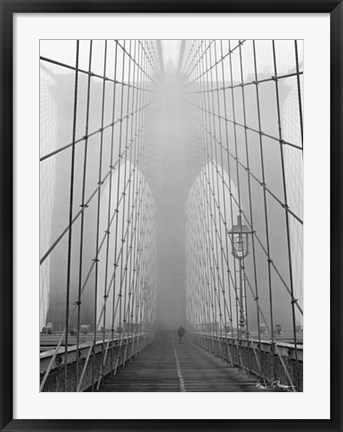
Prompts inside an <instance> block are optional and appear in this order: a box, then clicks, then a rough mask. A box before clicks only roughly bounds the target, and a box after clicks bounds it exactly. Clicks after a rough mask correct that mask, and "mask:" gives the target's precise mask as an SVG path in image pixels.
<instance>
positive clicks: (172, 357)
mask: <svg viewBox="0 0 343 432" xmlns="http://www.w3.org/2000/svg"><path fill="white" fill-rule="evenodd" d="M190 339H191V338H187V337H186V338H185V339H184V343H183V344H180V343H179V341H178V337H177V335H176V332H171V331H160V332H159V333H158V334H157V335H156V338H155V340H154V342H153V343H152V344H151V345H150V346H149V347H148V348H146V349H145V350H144V351H143V352H142V353H140V355H139V356H138V357H137V358H135V359H134V360H133V362H132V363H128V364H127V365H126V366H125V367H124V368H121V369H119V371H118V373H117V375H116V376H115V377H113V376H107V377H106V378H105V379H104V381H103V383H102V385H101V387H100V389H99V391H100V392H180V391H186V392H255V391H263V390H260V389H258V388H257V387H256V381H257V378H254V377H249V376H247V375H243V374H242V373H240V372H239V370H238V369H237V368H233V367H231V366H230V365H228V364H227V363H226V362H224V361H223V360H220V359H218V358H215V357H213V356H212V355H211V354H210V353H208V352H206V351H205V350H203V349H201V348H199V347H197V346H196V345H194V344H193V343H192V342H191V340H190ZM264 391H265V390H264Z"/></svg>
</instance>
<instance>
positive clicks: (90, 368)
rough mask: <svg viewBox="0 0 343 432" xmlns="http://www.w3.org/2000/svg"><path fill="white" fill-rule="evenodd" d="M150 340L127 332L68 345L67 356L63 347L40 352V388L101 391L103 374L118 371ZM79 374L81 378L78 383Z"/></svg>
mask: <svg viewBox="0 0 343 432" xmlns="http://www.w3.org/2000/svg"><path fill="white" fill-rule="evenodd" d="M150 342H151V339H150V336H149V334H147V333H140V334H128V335H126V336H123V337H121V336H120V335H117V337H116V338H115V339H114V340H111V339H105V341H103V340H99V341H97V342H96V344H94V345H93V344H89V343H83V344H80V345H79V347H77V346H76V345H72V346H69V347H68V349H67V355H65V347H64V346H63V347H60V348H58V349H57V350H56V349H52V350H48V351H44V352H42V353H41V354H40V375H41V391H44V392H59V391H71V392H72V391H78V392H82V391H87V390H92V391H95V390H98V389H99V387H100V384H101V382H102V379H103V377H104V376H106V375H107V374H109V373H113V374H116V373H117V370H118V368H120V367H123V366H125V364H126V362H127V361H129V360H131V359H133V358H134V357H136V356H137V354H138V353H139V352H140V351H142V350H143V349H144V348H146V347H147V345H149V343H150ZM77 357H78V358H77ZM77 360H78V361H77ZM65 368H67V379H65ZM76 368H78V371H76ZM76 377H80V378H79V381H78V382H77V380H76Z"/></svg>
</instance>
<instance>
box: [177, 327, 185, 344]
mask: <svg viewBox="0 0 343 432" xmlns="http://www.w3.org/2000/svg"><path fill="white" fill-rule="evenodd" d="M185 333H186V330H185V329H184V328H183V327H182V326H180V327H179V330H178V331H177V334H178V336H179V343H183V342H182V338H183V337H184V335H185Z"/></svg>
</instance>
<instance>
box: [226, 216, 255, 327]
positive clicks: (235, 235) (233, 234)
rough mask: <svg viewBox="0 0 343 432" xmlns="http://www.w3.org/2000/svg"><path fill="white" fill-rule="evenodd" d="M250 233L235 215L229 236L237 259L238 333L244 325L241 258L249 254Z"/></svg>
mask: <svg viewBox="0 0 343 432" xmlns="http://www.w3.org/2000/svg"><path fill="white" fill-rule="evenodd" d="M249 234H252V232H251V231H250V230H249V228H248V227H247V225H243V224H242V216H241V214H239V215H238V216H237V225H233V227H232V229H231V231H229V236H230V240H231V246H232V251H231V253H232V255H233V256H234V257H235V258H237V259H238V261H239V279H240V287H239V326H240V333H243V332H244V330H245V329H244V327H245V322H246V320H245V314H244V303H243V292H244V264H243V260H244V258H245V257H246V256H248V254H249V241H248V235H249Z"/></svg>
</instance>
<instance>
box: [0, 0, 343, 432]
mask: <svg viewBox="0 0 343 432" xmlns="http://www.w3.org/2000/svg"><path fill="white" fill-rule="evenodd" d="M0 5H1V6H0V7H1V96H0V103H1V146H0V164H1V166H0V206H1V212H0V221H1V224H0V245H1V247H0V251H1V260H0V265H1V267H0V275H1V290H0V305H1V306H0V307H1V321H0V323H1V328H0V331H1V355H0V377H1V378H0V428H1V431H43V430H44V431H62V430H63V431H68V430H83V431H86V430H92V431H105V430H106V431H107V430H115V431H121V430H132V431H133V430H135V431H139V430H151V431H162V430H168V431H174V430H175V431H176V430H178V431H182V430H194V431H196V430H230V431H236V430H237V431H243V430H244V431H258V430H261V431H262V430H263V431H266V430H271V431H288V430H289V431H291V430H292V431H297V430H304V431H305V430H306V431H317V430H318V431H340V430H343V429H342V417H341V406H342V358H341V352H342V336H341V335H342V334H343V332H342V318H341V311H342V295H341V283H342V270H341V268H343V266H342V257H341V244H342V229H341V220H342V210H341V207H342V200H341V195H342V172H343V166H342V165H343V163H342V160H343V159H342V150H341V148H342V114H343V113H342V77H343V71H342V62H343V57H342V37H343V34H342V30H343V28H342V27H343V26H342V23H343V5H342V1H337V0H299V1H294V0H288V1H284V0H235V1H230V0H212V1H210V0H197V1H189V0H186V1H181V0H174V1H169V0H167V1H158V0H108V1H106V0H104V1H94V0H83V1H68V0H57V1H56V0H45V1H39V0H23V1H13V0H12V1H10V0H0ZM43 12H46V13H72V12H78V13H99V12H102V13H104V12H140V13H144V12H162V13H171V12H182V13H214V12H216V13H220V12H222V13H223V12H231V13H234V12H240V13H243V12H244V13H245V12H248V13H268V12H273V13H323V12H325V13H330V16H331V19H330V23H331V30H330V31H331V42H330V54H331V65H330V66H331V150H330V151H331V174H330V175H331V178H330V181H331V216H330V217H331V230H330V236H331V249H330V251H320V252H319V253H331V267H330V271H331V315H330V316H331V318H330V327H331V332H330V337H331V419H330V420H144V421H143V420H61V419H59V420H57V419H56V420H40V419H36V420H24V419H20V420H14V419H13V396H14V394H13V334H12V329H13V324H12V322H13V290H12V288H13V253H15V251H14V248H13V217H14V214H13V160H14V159H13V158H14V155H13V115H12V112H13V17H14V14H16V13H43ZM318 61H320V59H318ZM319 85H320V83H319ZM327 228H328V227H327ZM319 229H320V230H321V231H322V230H323V228H322V227H319ZM324 235H325V233H324ZM318 343H320V341H318ZM321 355H323V353H322V352H321V351H320V349H319V350H318V358H317V359H313V361H317V362H318V379H320V367H321V366H320V356H321ZM318 397H320V394H318Z"/></svg>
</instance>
